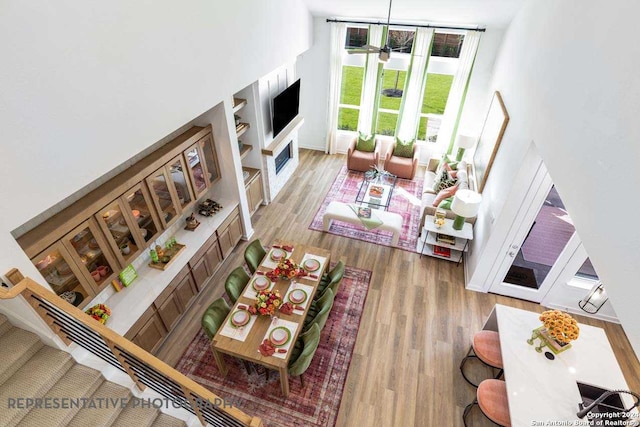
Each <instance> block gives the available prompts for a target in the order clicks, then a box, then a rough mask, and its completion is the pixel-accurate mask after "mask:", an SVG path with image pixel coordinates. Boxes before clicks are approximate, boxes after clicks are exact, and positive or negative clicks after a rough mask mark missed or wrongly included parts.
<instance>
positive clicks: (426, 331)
mask: <svg viewBox="0 0 640 427" xmlns="http://www.w3.org/2000/svg"><path fill="white" fill-rule="evenodd" d="M344 162H345V159H344V156H340V155H333V156H329V155H325V154H323V153H320V152H315V151H309V150H301V152H300V165H299V167H298V170H297V175H296V176H297V179H296V180H295V181H291V182H290V183H289V184H288V185H287V186H286V187H285V188H284V189H283V190H282V191H281V193H280V194H279V195H278V197H277V198H276V200H274V202H273V203H271V204H270V205H269V206H263V207H261V208H260V209H259V210H258V212H257V213H256V214H255V215H254V217H253V224H254V229H255V235H254V236H253V237H252V239H253V238H259V239H260V240H261V241H262V243H263V244H265V245H267V244H269V243H270V242H272V241H273V240H274V239H276V238H284V239H291V240H296V241H301V242H305V243H306V244H309V245H313V246H319V247H323V248H326V249H329V250H331V251H332V258H333V260H338V259H342V260H344V261H345V263H346V264H347V265H349V266H354V267H359V268H363V269H368V270H372V271H373V275H372V278H371V286H370V289H369V294H368V296H367V301H366V304H365V308H364V312H363V315H362V320H361V323H360V330H359V332H358V340H357V342H356V346H355V349H354V354H353V359H352V362H351V366H350V368H349V375H348V378H347V382H346V384H345V388H344V395H343V398H342V404H341V406H340V412H339V415H338V419H337V424H336V425H338V426H373V425H375V426H462V419H461V414H462V410H463V408H464V407H465V406H466V405H467V404H468V403H469V402H471V401H472V400H473V398H474V397H475V389H473V388H472V387H471V386H469V385H468V384H467V383H466V382H465V381H464V380H463V378H462V377H461V375H460V372H459V370H458V365H459V364H460V361H461V360H462V358H463V357H464V356H465V354H466V352H467V350H468V348H469V342H470V341H469V340H470V337H471V336H472V335H473V333H474V332H476V331H478V330H479V329H480V328H481V327H482V325H483V323H484V320H485V319H486V317H487V316H488V315H489V313H490V311H491V308H492V307H493V305H494V304H496V303H499V304H504V305H509V306H514V307H518V308H523V309H527V310H531V311H537V312H540V311H541V310H542V307H541V306H540V305H538V304H534V303H529V302H526V301H521V300H516V299H512V298H507V297H502V296H497V295H492V294H482V293H477V292H472V291H467V290H465V288H464V277H463V268H462V267H458V268H456V266H455V264H453V263H450V262H447V261H442V260H437V259H435V258H430V257H423V258H420V257H419V255H418V254H415V253H410V252H406V251H403V250H398V249H392V248H388V247H384V246H378V245H374V244H370V243H366V242H362V241H359V240H352V239H348V238H344V237H339V236H334V235H331V234H326V233H320V232H317V231H311V230H309V229H308V228H307V227H308V226H309V224H310V223H311V220H312V219H313V216H314V215H315V213H316V212H317V209H318V207H319V205H320V202H321V201H322V200H323V198H324V196H325V194H326V192H327V190H328V189H329V187H330V186H331V184H332V182H333V179H334V178H335V176H336V174H337V172H338V171H339V170H340V168H341V167H342V165H343V164H344ZM247 244H248V242H241V243H240V244H239V245H238V246H237V247H236V248H235V250H234V252H233V253H232V255H231V256H230V257H229V259H228V260H227V261H226V262H225V264H224V265H223V266H222V267H221V268H220V270H219V271H218V273H217V274H216V277H215V278H214V280H213V282H212V284H211V285H209V286H208V288H207V289H205V290H204V291H203V293H202V295H201V297H200V298H199V300H198V301H197V302H196V303H195V304H194V305H193V306H192V307H191V309H190V310H189V312H188V313H186V315H185V316H184V317H183V319H182V320H181V322H180V324H179V325H178V326H176V328H175V329H174V331H173V333H172V334H171V335H170V336H169V338H168V339H167V340H166V341H165V344H164V345H163V346H162V348H161V349H160V351H159V353H158V356H159V357H160V358H161V359H162V360H164V361H166V362H167V363H169V364H171V365H172V366H173V365H175V364H176V363H177V361H178V358H179V357H180V356H181V355H182V352H183V351H184V349H185V347H186V346H187V345H188V344H189V342H190V341H191V339H192V338H193V337H194V336H195V334H196V333H197V331H198V329H199V328H200V317H201V315H202V313H203V312H204V310H205V309H206V307H207V306H208V305H209V304H210V303H211V301H213V300H214V299H215V298H217V297H219V296H220V295H222V294H223V292H224V278H225V277H226V276H227V275H228V274H229V273H230V272H231V270H233V269H234V268H235V267H237V266H238V265H241V264H242V263H243V253H244V249H245V247H246V246H247ZM578 320H579V321H580V322H583V323H585V324H590V325H594V326H599V327H602V328H604V329H605V330H606V332H607V335H608V336H609V340H610V342H611V345H612V346H613V348H614V351H615V353H616V356H617V357H618V360H619V362H620V365H621V366H622V369H623V371H624V374H625V377H626V379H627V382H628V384H629V387H630V389H631V390H640V378H638V372H640V363H639V362H638V359H637V358H636V357H635V355H634V353H633V351H632V350H631V347H630V345H629V342H628V341H627V338H626V336H625V335H624V332H623V331H622V328H621V327H620V326H619V325H615V324H611V323H605V322H600V321H596V320H592V319H589V318H582V317H578ZM532 375H535V373H532ZM309 386H310V385H309ZM576 403H577V402H576ZM471 420H472V421H474V422H475V423H474V424H473V425H475V426H478V425H493V424H491V423H488V422H486V421H485V420H484V419H483V418H482V416H481V415H479V411H477V410H474V412H473V414H472V417H471Z"/></svg>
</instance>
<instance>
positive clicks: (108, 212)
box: [95, 199, 145, 266]
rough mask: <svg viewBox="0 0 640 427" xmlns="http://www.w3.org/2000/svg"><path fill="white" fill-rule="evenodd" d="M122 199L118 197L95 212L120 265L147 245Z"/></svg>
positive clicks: (134, 256)
mask: <svg viewBox="0 0 640 427" xmlns="http://www.w3.org/2000/svg"><path fill="white" fill-rule="evenodd" d="M130 212H131V210H130V209H128V208H127V207H125V205H124V204H123V202H122V200H120V199H116V200H114V201H113V202H112V203H110V204H109V205H107V207H105V208H104V209H102V210H101V211H100V212H98V213H97V214H95V218H96V221H97V223H98V225H99V226H100V228H101V229H102V232H103V233H104V235H105V236H106V238H107V242H108V243H109V246H110V247H111V250H112V251H113V253H114V254H115V256H116V258H117V259H118V262H119V263H120V265H123V266H124V265H128V264H130V263H131V261H133V260H134V259H135V258H136V257H137V256H138V255H139V254H140V252H141V251H142V248H144V247H145V245H144V240H143V239H142V237H141V235H140V233H139V231H138V225H137V223H136V222H135V220H134V219H133V218H132V217H131V215H130Z"/></svg>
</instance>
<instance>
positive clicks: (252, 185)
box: [242, 168, 264, 215]
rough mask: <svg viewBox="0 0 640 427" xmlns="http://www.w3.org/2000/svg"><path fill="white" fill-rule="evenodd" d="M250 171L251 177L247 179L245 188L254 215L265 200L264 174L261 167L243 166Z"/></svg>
mask: <svg viewBox="0 0 640 427" xmlns="http://www.w3.org/2000/svg"><path fill="white" fill-rule="evenodd" d="M242 169H243V170H245V171H247V172H249V177H248V178H247V179H246V180H245V184H244V187H245V190H246V192H247V202H248V204H249V212H250V213H251V215H253V214H254V213H255V212H256V211H257V210H258V208H259V207H260V205H261V204H262V201H263V200H264V196H263V193H262V174H261V173H260V170H259V169H253V168H242Z"/></svg>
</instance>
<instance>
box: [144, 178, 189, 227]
mask: <svg viewBox="0 0 640 427" xmlns="http://www.w3.org/2000/svg"><path fill="white" fill-rule="evenodd" d="M145 181H146V182H147V186H148V187H149V193H150V194H151V198H152V199H153V204H154V205H155V207H156V210H157V211H158V214H159V216H160V222H161V223H162V226H163V227H164V228H168V227H169V226H170V225H171V224H173V223H174V222H176V220H177V219H178V216H179V215H180V214H181V213H182V210H181V209H180V203H179V202H178V195H177V194H176V189H175V186H173V185H172V184H171V183H170V182H169V172H168V171H167V168H166V167H164V166H162V167H161V168H160V169H158V170H156V171H155V172H154V173H152V174H151V175H150V176H149V177H147V179H146V180H145Z"/></svg>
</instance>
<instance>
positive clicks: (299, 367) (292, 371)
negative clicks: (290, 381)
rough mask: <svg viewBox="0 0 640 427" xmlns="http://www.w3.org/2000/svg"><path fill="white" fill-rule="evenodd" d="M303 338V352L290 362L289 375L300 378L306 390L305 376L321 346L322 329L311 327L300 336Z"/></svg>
mask: <svg viewBox="0 0 640 427" xmlns="http://www.w3.org/2000/svg"><path fill="white" fill-rule="evenodd" d="M300 337H301V338H302V351H300V353H299V354H297V355H296V354H295V353H293V354H292V355H291V359H290V360H289V367H288V369H289V375H291V376H294V377H295V376H300V384H301V385H302V388H304V378H303V374H304V373H305V372H306V371H307V369H308V368H309V365H311V361H312V360H313V356H314V355H315V354H316V350H317V349H318V344H320V327H319V326H318V325H317V324H314V325H313V326H311V328H310V329H309V330H308V331H306V332H305V333H304V334H302V335H300Z"/></svg>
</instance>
